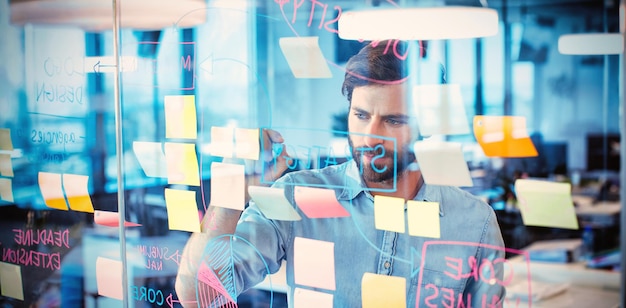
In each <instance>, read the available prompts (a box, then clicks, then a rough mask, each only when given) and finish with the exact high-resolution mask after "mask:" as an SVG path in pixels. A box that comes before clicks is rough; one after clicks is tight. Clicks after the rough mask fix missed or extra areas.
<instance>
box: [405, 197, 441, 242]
mask: <svg viewBox="0 0 626 308" xmlns="http://www.w3.org/2000/svg"><path fill="white" fill-rule="evenodd" d="M407 218H408V219H407V220H408V221H409V234H410V235H413V236H423V237H431V238H439V237H440V227H439V203H438V202H426V201H413V200H409V201H407Z"/></svg>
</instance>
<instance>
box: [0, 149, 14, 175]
mask: <svg viewBox="0 0 626 308" xmlns="http://www.w3.org/2000/svg"><path fill="white" fill-rule="evenodd" d="M0 175H1V176H6V177H13V164H12V163H11V154H2V153H0Z"/></svg>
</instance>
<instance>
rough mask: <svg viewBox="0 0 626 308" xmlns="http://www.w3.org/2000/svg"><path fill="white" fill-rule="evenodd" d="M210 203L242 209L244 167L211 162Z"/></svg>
mask: <svg viewBox="0 0 626 308" xmlns="http://www.w3.org/2000/svg"><path fill="white" fill-rule="evenodd" d="M211 205H212V206H218V207H224V208H229V209H234V210H240V211H242V210H243V209H244V207H245V206H246V178H245V167H244V166H243V165H237V164H226V163H219V162H213V163H211Z"/></svg>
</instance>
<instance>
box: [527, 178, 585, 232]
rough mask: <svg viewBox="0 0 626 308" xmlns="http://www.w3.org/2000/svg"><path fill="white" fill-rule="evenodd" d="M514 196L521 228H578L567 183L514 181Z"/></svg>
mask: <svg viewBox="0 0 626 308" xmlns="http://www.w3.org/2000/svg"><path fill="white" fill-rule="evenodd" d="M515 193H516V196H517V202H518V207H519V209H520V213H521V214H522V221H523V222H524V225H527V226H540V227H552V228H564V229H578V219H577V217H576V209H575V208H574V201H573V200H572V186H571V184H570V183H557V182H550V181H540V180H527V179H518V180H516V181H515Z"/></svg>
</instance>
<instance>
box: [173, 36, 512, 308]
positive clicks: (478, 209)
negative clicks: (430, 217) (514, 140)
mask: <svg viewBox="0 0 626 308" xmlns="http://www.w3.org/2000/svg"><path fill="white" fill-rule="evenodd" d="M403 46H404V45H398V46H395V47H399V48H402V47H403ZM397 55H398V53H395V52H391V51H390V49H389V45H388V44H387V42H380V43H379V44H369V45H367V46H365V47H364V48H363V49H362V50H361V51H360V52H359V53H358V54H357V55H355V56H353V57H352V58H351V59H350V60H349V62H348V63H347V66H346V74H345V80H344V83H343V87H342V92H343V94H344V95H345V96H346V97H347V99H348V102H349V105H350V109H349V115H348V129H349V143H350V146H351V151H352V156H353V160H350V161H348V162H345V163H343V164H339V165H334V166H329V167H325V168H323V169H319V170H303V171H295V172H291V173H288V174H286V175H284V176H283V177H281V178H280V179H279V180H278V181H277V182H276V183H275V184H274V187H279V188H284V193H285V197H286V198H287V199H288V200H289V201H290V203H291V204H292V205H293V206H294V209H296V210H298V207H297V206H296V202H295V198H294V191H295V187H296V186H298V185H300V186H316V187H329V188H333V189H334V191H335V195H336V197H337V200H338V201H339V202H340V204H341V205H342V206H343V207H344V208H345V209H346V210H347V211H348V212H349V216H348V217H336V218H307V217H306V216H305V215H301V216H302V219H301V220H298V221H279V220H272V219H268V218H266V217H265V215H264V214H263V213H262V211H261V210H260V209H259V207H258V206H257V205H256V204H254V202H251V203H250V206H249V207H248V208H247V209H246V210H245V211H244V212H243V214H241V216H240V213H239V212H238V211H233V210H228V209H223V208H214V209H210V211H212V212H211V213H210V214H209V213H207V215H205V217H209V216H210V217H212V218H211V220H212V221H211V224H212V225H214V226H219V228H217V229H218V230H212V229H211V228H206V224H207V222H206V221H205V222H203V224H205V226H203V229H204V230H206V231H205V233H201V234H200V233H199V234H193V235H192V237H191V239H190V241H189V242H188V244H187V246H186V248H185V251H184V257H183V261H182V263H181V266H180V273H179V275H178V279H177V284H176V288H177V292H178V296H179V298H180V299H181V302H195V301H199V302H200V305H204V304H203V303H205V302H207V301H208V300H211V299H214V298H221V299H220V300H221V301H222V302H221V303H225V302H231V301H234V300H235V299H234V298H235V296H236V294H240V293H241V292H243V291H244V290H246V289H248V288H251V287H253V286H254V285H256V284H257V283H259V282H261V281H262V280H263V279H264V277H265V275H266V274H268V273H274V272H276V271H278V269H279V268H280V266H281V263H282V262H283V261H286V263H285V264H286V267H287V268H286V271H287V283H288V285H289V286H290V291H289V292H290V293H289V304H290V306H292V307H293V306H294V302H295V301H297V300H298V299H296V298H298V296H299V294H298V293H297V292H302V290H314V291H317V292H321V293H322V294H326V296H328V295H331V296H332V301H333V306H334V307H360V306H363V305H364V304H366V302H367V301H368V300H376V299H375V298H378V299H379V300H382V301H383V302H385V301H387V303H393V302H395V303H398V302H400V303H401V305H402V306H404V305H405V304H406V306H407V307H416V306H420V307H441V306H451V307H457V306H461V307H470V306H471V307H492V306H498V305H501V301H502V300H503V297H504V286H505V285H506V281H504V277H503V262H504V243H503V240H502V236H501V233H500V229H499V227H498V223H497V221H496V217H495V215H494V212H493V210H492V209H491V208H490V207H489V206H488V205H487V204H486V203H484V202H482V201H480V200H479V199H478V198H476V197H474V196H472V195H470V194H469V193H467V192H465V191H462V190H460V189H458V188H454V187H444V186H433V185H427V184H425V183H424V181H423V179H422V175H421V172H420V170H419V167H418V166H417V162H416V160H415V155H414V154H413V152H412V146H413V143H414V142H415V141H416V140H417V139H416V138H417V129H416V125H415V124H416V123H415V117H414V116H413V115H412V113H411V111H410V107H409V103H408V102H409V98H408V96H407V93H409V91H408V90H409V89H410V80H409V79H410V78H408V77H407V76H408V75H407V73H406V65H405V64H404V62H405V61H404V60H403V59H402V58H401V57H398V56H397ZM266 139H268V138H266ZM269 139H273V141H277V142H282V139H281V138H280V137H279V136H269ZM281 159H282V160H284V159H285V158H284V157H282V158H281ZM280 163H281V166H284V161H281V162H280ZM282 170H284V167H282ZM381 197H382V198H384V197H387V198H388V200H389V198H392V199H391V200H400V202H402V203H404V214H405V217H406V215H407V204H406V203H405V201H409V200H411V201H413V200H414V201H427V202H433V203H437V204H438V206H439V223H440V238H429V237H423V236H411V235H409V233H407V232H394V231H389V230H386V229H384V228H380V229H377V228H376V221H375V210H374V209H375V200H380V199H381ZM417 204H419V203H417ZM379 205H380V204H379ZM383 210H384V208H383ZM205 220H206V219H205ZM302 239H307V240H316V241H320V242H324V243H333V244H334V245H333V246H332V247H333V248H332V249H333V256H332V257H333V258H334V259H333V262H334V263H333V264H334V273H331V277H334V282H331V283H327V284H325V285H318V286H315V285H313V286H311V284H310V283H308V282H306V281H305V279H303V278H298V277H301V276H300V275H302V273H298V272H296V271H295V267H294V262H298V261H297V260H295V259H296V258H295V255H296V254H297V251H296V249H295V248H294V246H297V245H294V244H295V243H297V242H298V241H300V242H301V240H302ZM225 242H227V244H224V243H225ZM220 243H221V244H220ZM224 247H227V248H228V249H225V248H224ZM225 250H226V252H225ZM298 257H302V256H301V254H300V255H299V256H298ZM215 260H218V261H215ZM207 268H209V269H210V270H207ZM321 275H325V274H324V273H320V276H321ZM216 277H219V278H220V280H221V282H222V284H221V285H220V284H215V281H216V279H215V278H216ZM390 277H393V278H395V280H393V281H395V282H398V281H400V284H398V285H399V286H400V287H395V288H393V289H392V292H390V293H389V294H376V293H378V291H371V290H384V286H385V285H386V283H385V281H389V280H386V279H387V278H390ZM372 278H373V279H372ZM331 280H332V279H331ZM199 281H200V283H199ZM376 281H382V282H383V283H382V285H380V284H379V285H377V284H376V283H377V282H376ZM207 286H208V288H207ZM296 288H298V289H296ZM401 288H404V289H402V290H398V289H401ZM196 290H198V292H197V293H196ZM362 290H369V291H363V292H362ZM385 292H386V291H385ZM398 294H400V296H398ZM386 296H387V297H388V298H385V297H386ZM224 298H226V300H224Z"/></svg>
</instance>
